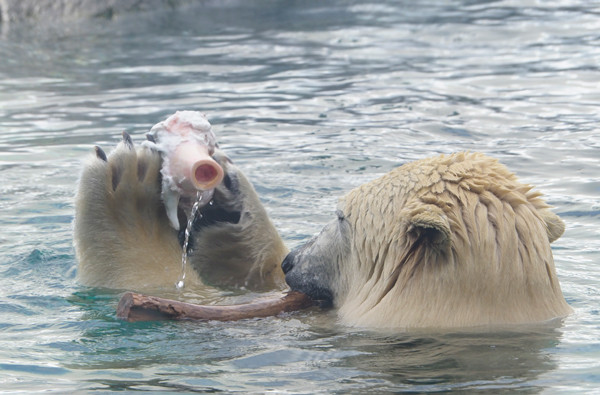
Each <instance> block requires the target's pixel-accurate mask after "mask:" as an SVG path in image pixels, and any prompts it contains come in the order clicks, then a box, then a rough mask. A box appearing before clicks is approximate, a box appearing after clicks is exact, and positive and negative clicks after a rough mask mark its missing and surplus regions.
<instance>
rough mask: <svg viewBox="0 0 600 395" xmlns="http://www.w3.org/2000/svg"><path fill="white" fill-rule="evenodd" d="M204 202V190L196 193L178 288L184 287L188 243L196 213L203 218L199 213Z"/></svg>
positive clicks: (185, 240) (186, 229) (187, 228)
mask: <svg viewBox="0 0 600 395" xmlns="http://www.w3.org/2000/svg"><path fill="white" fill-rule="evenodd" d="M201 202H202V192H201V191H198V192H197V193H196V201H195V202H194V205H193V206H192V212H191V213H190V218H188V222H187V226H186V228H185V238H184V240H183V252H182V254H181V278H180V280H179V282H177V284H176V285H177V289H182V288H183V286H184V281H183V280H185V267H186V265H187V257H188V245H189V242H190V234H191V233H192V226H193V225H194V220H195V219H196V215H200V218H202V214H199V213H198V210H199V209H200V203H201Z"/></svg>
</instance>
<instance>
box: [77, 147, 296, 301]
mask: <svg viewBox="0 0 600 395" xmlns="http://www.w3.org/2000/svg"><path fill="white" fill-rule="evenodd" d="M214 158H215V159H216V160H217V161H218V162H219V163H220V164H221V166H222V167H223V170H224V172H225V179H224V182H223V183H222V184H221V185H219V186H218V187H217V188H216V190H215V193H214V196H213V200H212V202H211V203H210V204H206V205H205V206H204V207H202V208H201V211H200V212H201V214H202V218H199V219H197V220H196V222H195V223H194V230H193V232H192V237H191V248H192V251H191V252H190V255H189V259H188V262H189V264H188V265H187V269H188V270H187V273H186V281H185V283H186V287H187V288H188V289H189V288H191V289H194V288H196V289H200V288H202V287H205V284H209V285H214V286H220V287H241V286H244V287H247V288H248V289H252V290H266V289H274V288H281V287H282V286H283V284H284V283H283V273H282V272H281V269H280V267H279V265H280V263H281V260H282V259H283V257H285V255H286V254H287V252H288V251H287V249H286V247H285V245H284V244H283V241H282V240H281V238H280V237H279V235H278V233H277V231H276V230H275V227H274V226H273V224H272V223H271V221H270V220H269V218H268V216H267V213H266V211H265V209H264V207H263V206H262V204H261V203H260V200H259V198H258V196H257V194H256V192H255V191H254V188H253V187H252V185H251V184H250V182H249V181H248V180H247V178H246V177H245V176H244V175H243V174H242V172H241V171H240V170H239V169H238V168H237V167H236V166H235V165H233V164H232V163H231V161H230V160H229V158H228V157H227V156H226V155H225V154H224V153H223V152H222V151H219V150H217V152H216V153H215V155H214ZM161 163H162V161H161V157H160V155H159V154H158V153H157V152H155V151H153V150H151V149H149V148H145V147H140V148H138V149H135V147H134V146H133V144H132V142H131V140H130V139H129V137H128V136H126V138H124V141H123V142H121V143H120V144H119V145H118V146H117V148H116V149H115V150H114V151H113V152H112V153H111V154H110V155H109V156H108V157H106V155H105V154H104V153H103V152H102V150H100V149H99V148H97V149H96V155H94V156H93V157H91V158H90V159H89V160H88V162H87V164H86V166H85V168H84V170H83V172H82V175H81V179H80V182H79V189H78V192H77V196H76V200H75V223H74V226H75V249H76V253H77V258H78V261H79V270H78V276H79V279H80V281H81V282H82V283H83V284H86V285H90V286H101V287H108V288H117V289H132V290H138V291H141V290H148V289H150V288H168V289H172V288H173V287H174V285H175V284H176V282H177V281H178V280H179V278H180V276H181V255H182V247H181V245H182V238H183V234H182V233H180V234H178V232H177V231H176V230H174V229H173V228H172V227H171V226H170V225H169V221H168V219H167V216H166V212H165V208H164V205H163V203H162V201H161V198H160V186H161V180H160V177H161V175H160V167H161ZM186 203H187V206H188V208H189V205H190V202H189V201H188V202H185V201H182V204H181V206H185V205H186ZM180 222H181V225H182V229H183V230H184V229H185V224H186V222H187V219H186V218H185V214H184V210H183V209H180Z"/></svg>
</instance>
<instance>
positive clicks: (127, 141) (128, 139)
mask: <svg viewBox="0 0 600 395" xmlns="http://www.w3.org/2000/svg"><path fill="white" fill-rule="evenodd" d="M122 135H123V142H124V143H125V145H127V148H129V149H133V140H131V136H130V135H129V133H127V132H123V133H122Z"/></svg>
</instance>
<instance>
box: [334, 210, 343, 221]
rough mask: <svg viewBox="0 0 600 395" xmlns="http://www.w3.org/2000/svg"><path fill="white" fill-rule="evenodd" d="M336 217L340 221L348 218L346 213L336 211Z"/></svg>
mask: <svg viewBox="0 0 600 395" xmlns="http://www.w3.org/2000/svg"><path fill="white" fill-rule="evenodd" d="M335 215H337V217H338V219H339V220H340V221H343V220H344V219H346V216H345V215H344V212H343V211H342V210H335Z"/></svg>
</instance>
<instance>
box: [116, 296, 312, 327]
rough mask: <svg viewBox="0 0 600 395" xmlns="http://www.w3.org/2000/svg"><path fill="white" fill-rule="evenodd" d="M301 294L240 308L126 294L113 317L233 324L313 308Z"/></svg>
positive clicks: (133, 319) (132, 320) (256, 302)
mask: <svg viewBox="0 0 600 395" xmlns="http://www.w3.org/2000/svg"><path fill="white" fill-rule="evenodd" d="M314 305H315V304H314V302H313V301H312V300H311V299H310V298H309V297H308V296H307V295H306V294H303V293H301V292H296V291H291V292H288V293H286V294H284V295H283V297H280V298H273V299H264V300H258V301H255V302H251V303H246V304H240V305H226V306H215V305H199V304H192V303H185V302H179V301H177V300H171V299H163V298H159V297H156V296H148V295H143V294H139V293H134V292H127V293H125V294H124V295H123V296H122V297H121V300H120V301H119V305H118V306H117V317H118V318H120V319H123V320H126V321H129V322H136V321H162V320H203V321H209V320H215V321H237V320H243V319H248V318H263V317H270V316H276V315H279V314H281V313H284V312H292V311H298V310H302V309H306V308H308V307H311V306H314Z"/></svg>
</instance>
